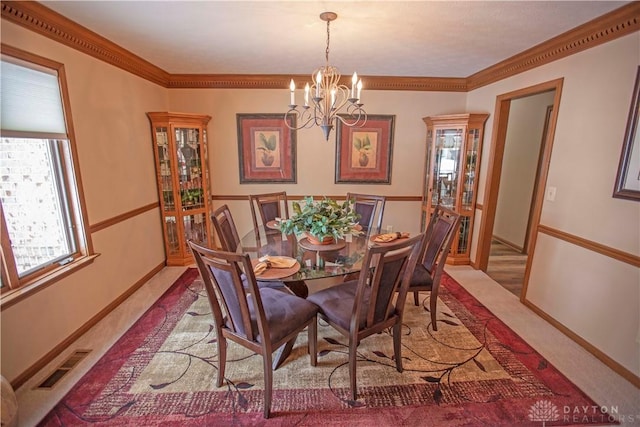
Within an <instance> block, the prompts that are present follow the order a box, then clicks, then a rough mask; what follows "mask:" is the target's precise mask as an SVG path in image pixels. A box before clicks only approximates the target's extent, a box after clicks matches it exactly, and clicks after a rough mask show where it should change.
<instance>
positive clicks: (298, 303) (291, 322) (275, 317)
mask: <svg viewBox="0 0 640 427" xmlns="http://www.w3.org/2000/svg"><path fill="white" fill-rule="evenodd" d="M260 297H261V298H262V305H263V307H264V315H265V320H266V321H267V325H268V326H269V334H270V335H271V341H272V342H278V341H280V340H282V339H283V338H284V337H286V336H287V335H289V334H291V333H292V332H294V331H295V330H296V329H298V327H299V326H298V325H301V324H305V323H308V322H309V321H310V320H311V319H312V318H315V317H316V313H317V312H318V306H317V305H315V304H313V303H312V302H309V301H307V300H305V299H303V298H299V297H297V296H295V295H291V294H287V293H282V292H280V291H278V290H275V289H271V288H264V287H262V288H260ZM249 311H250V313H251V323H252V324H253V325H254V327H255V328H256V329H255V330H256V331H257V330H258V329H257V323H256V322H257V321H256V314H255V309H254V305H253V304H250V305H249ZM256 341H258V342H262V337H261V336H260V334H259V333H258V334H257V335H256Z"/></svg>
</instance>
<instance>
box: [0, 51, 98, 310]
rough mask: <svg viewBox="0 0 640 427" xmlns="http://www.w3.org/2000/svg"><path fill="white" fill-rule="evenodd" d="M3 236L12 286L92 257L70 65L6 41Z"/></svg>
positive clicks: (5, 279)
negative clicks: (76, 141)
mask: <svg viewBox="0 0 640 427" xmlns="http://www.w3.org/2000/svg"><path fill="white" fill-rule="evenodd" d="M1 67H2V68H1V70H0V71H1V72H0V79H1V82H0V83H1V85H0V94H1V122H0V123H1V130H0V131H1V135H0V227H1V230H0V231H1V232H0V243H1V249H2V252H1V254H2V257H1V261H2V274H1V278H2V281H1V282H0V287H1V289H2V293H3V303H4V296H5V295H7V291H9V290H12V289H18V288H22V289H24V288H25V287H31V288H35V287H38V286H39V285H41V284H45V283H50V282H53V281H55V279H57V278H59V277H63V276H64V274H68V272H69V271H71V270H73V268H74V267H75V266H79V265H82V264H84V263H85V261H87V260H88V259H89V258H91V257H90V255H91V254H90V252H91V246H90V241H89V240H88V236H87V233H86V225H85V222H84V215H83V212H84V209H83V203H84V201H83V200H82V199H81V196H80V195H81V192H79V191H78V189H79V174H78V172H77V159H76V157H75V153H74V143H73V131H72V127H71V120H70V117H71V116H70V112H69V109H68V105H69V104H68V102H67V101H66V100H67V95H66V82H65V79H64V77H65V76H64V67H63V66H62V65H61V64H57V63H54V62H52V61H49V60H46V59H44V58H40V57H36V56H34V55H30V54H27V53H26V52H22V51H19V50H17V49H13V48H10V47H8V46H6V45H2V60H1Z"/></svg>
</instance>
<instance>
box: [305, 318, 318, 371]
mask: <svg viewBox="0 0 640 427" xmlns="http://www.w3.org/2000/svg"><path fill="white" fill-rule="evenodd" d="M307 333H308V335H309V338H308V339H307V341H308V344H309V345H308V347H309V357H310V358H311V366H317V365H318V319H317V317H315V316H314V318H313V320H312V321H311V323H309V326H308V331H307Z"/></svg>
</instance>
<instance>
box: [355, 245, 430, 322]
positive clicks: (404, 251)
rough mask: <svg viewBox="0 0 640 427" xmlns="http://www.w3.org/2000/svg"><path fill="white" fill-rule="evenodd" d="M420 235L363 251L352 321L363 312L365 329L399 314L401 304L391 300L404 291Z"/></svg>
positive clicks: (416, 252) (405, 290)
mask: <svg viewBox="0 0 640 427" xmlns="http://www.w3.org/2000/svg"><path fill="white" fill-rule="evenodd" d="M423 239H424V234H419V235H417V236H414V237H412V238H409V239H402V240H398V241H397V243H395V244H391V245H385V246H376V245H373V246H370V247H368V248H367V251H366V253H365V258H364V262H363V264H362V265H363V267H364V266H368V268H363V269H362V271H361V274H360V277H359V281H358V290H357V295H356V301H355V303H354V313H353V317H352V322H354V321H357V319H360V318H361V316H362V313H360V312H359V310H366V313H364V318H365V325H364V327H365V328H369V327H372V326H373V325H375V324H379V323H382V322H385V321H386V320H388V319H390V318H391V317H393V316H396V315H400V316H401V315H402V311H403V309H404V301H403V300H400V298H394V296H395V294H396V292H400V293H402V292H404V295H405V296H406V293H407V287H408V286H409V280H410V278H411V274H412V273H413V269H414V268H415V265H416V263H417V260H418V257H419V255H420V250H421V249H422V241H423Z"/></svg>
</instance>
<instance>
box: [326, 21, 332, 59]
mask: <svg viewBox="0 0 640 427" xmlns="http://www.w3.org/2000/svg"><path fill="white" fill-rule="evenodd" d="M329 24H331V21H327V50H326V51H325V58H326V59H327V66H328V65H329V37H330V32H329Z"/></svg>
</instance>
